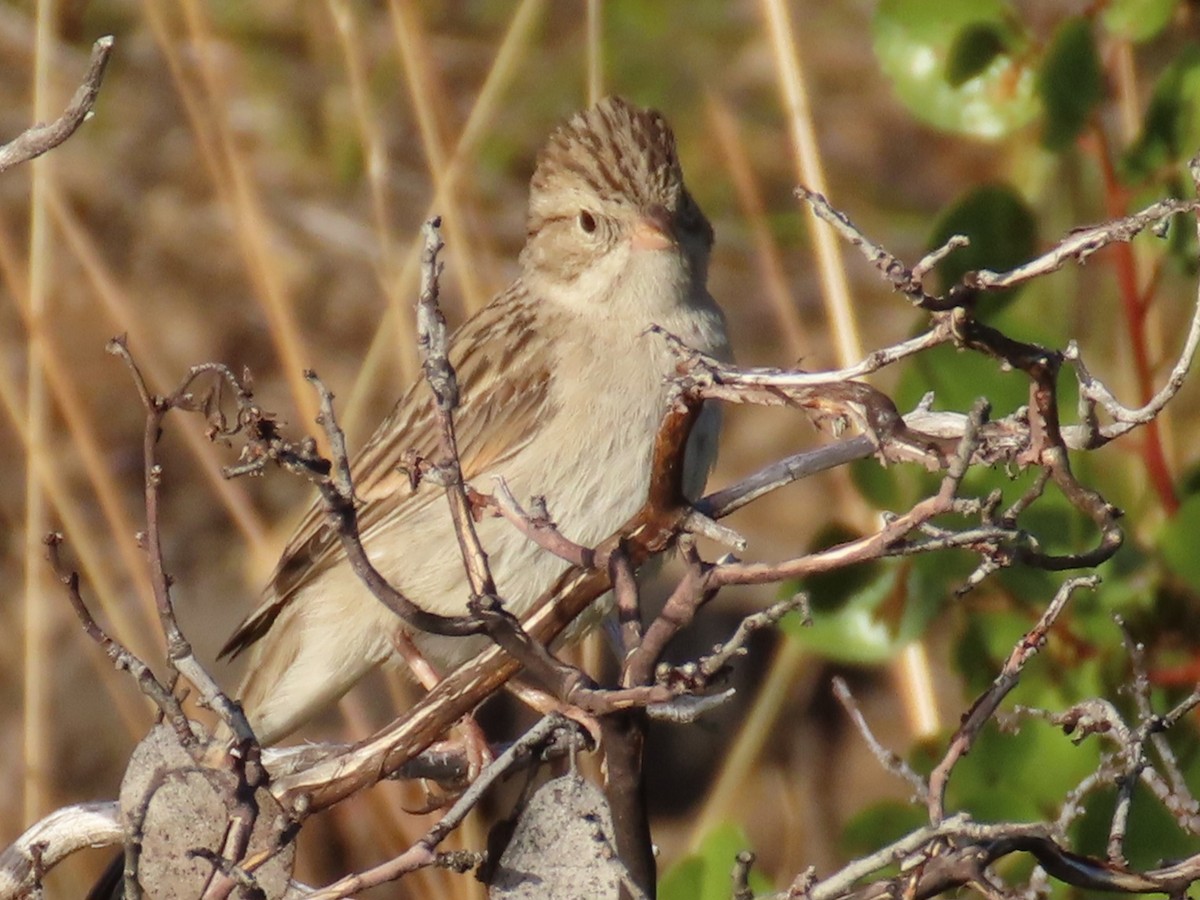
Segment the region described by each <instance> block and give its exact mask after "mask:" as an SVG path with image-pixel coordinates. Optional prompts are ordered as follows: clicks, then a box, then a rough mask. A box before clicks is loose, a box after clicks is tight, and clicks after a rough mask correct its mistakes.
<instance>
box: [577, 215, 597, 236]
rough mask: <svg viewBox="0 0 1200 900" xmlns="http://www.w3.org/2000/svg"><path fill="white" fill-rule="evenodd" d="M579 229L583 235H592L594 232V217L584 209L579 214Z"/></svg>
mask: <svg viewBox="0 0 1200 900" xmlns="http://www.w3.org/2000/svg"><path fill="white" fill-rule="evenodd" d="M579 227H580V228H582V229H583V231H584V233H585V234H592V233H593V232H594V231H595V230H596V217H595V216H593V215H592V214H591V213H590V212H588V211H587V210H586V209H585V210H583V211H582V212H580V213H579Z"/></svg>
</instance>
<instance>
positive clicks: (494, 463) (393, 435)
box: [220, 282, 552, 657]
mask: <svg viewBox="0 0 1200 900" xmlns="http://www.w3.org/2000/svg"><path fill="white" fill-rule="evenodd" d="M536 314H537V310H536V309H534V307H533V306H532V304H531V302H530V301H529V299H528V296H527V295H526V294H525V292H524V291H523V290H522V289H521V288H520V283H519V282H518V283H517V284H516V285H514V286H513V287H512V288H510V289H509V290H508V291H506V292H505V293H503V294H501V295H500V296H499V297H497V298H496V299H495V300H494V301H493V302H492V303H490V304H488V306H487V307H485V308H484V309H483V310H481V311H480V312H479V313H478V314H476V315H475V316H473V317H472V318H471V319H470V320H469V321H468V322H467V323H466V324H464V325H463V327H462V328H461V329H459V330H458V331H457V332H456V333H455V334H454V335H453V336H452V337H451V339H450V361H451V363H452V364H453V365H454V368H455V370H456V372H457V375H458V382H459V394H460V400H459V406H458V409H457V410H456V411H455V426H456V433H457V439H458V451H459V462H460V464H461V466H462V471H463V477H464V478H466V479H468V480H470V479H471V478H475V477H477V476H479V475H480V474H481V473H483V472H487V471H489V470H492V469H495V468H496V467H498V466H501V465H503V463H504V462H505V460H507V459H510V458H511V457H512V456H513V455H514V454H516V453H518V452H520V450H521V449H522V448H523V447H524V446H526V444H528V442H529V440H530V438H531V436H532V435H533V433H534V432H535V431H536V430H537V428H538V424H539V423H540V422H542V421H544V420H545V418H546V417H547V416H548V415H549V414H550V406H551V402H552V401H551V397H550V359H549V354H548V353H547V344H546V343H545V342H544V341H543V340H541V339H540V336H539V334H538V320H537V315H536ZM409 450H414V451H416V453H417V454H418V455H419V456H421V457H423V458H427V459H430V460H433V461H437V460H439V459H440V458H441V450H440V437H439V429H438V424H437V419H436V417H435V416H434V412H433V395H432V393H431V391H430V389H429V386H428V385H427V384H425V383H424V382H423V381H418V383H416V384H414V385H413V386H412V387H410V388H409V390H408V391H407V392H406V393H405V394H404V396H403V397H401V398H400V401H399V402H398V403H397V404H396V406H395V408H394V409H393V410H392V412H391V415H389V416H388V417H387V418H386V419H385V420H384V421H383V423H382V424H381V425H380V426H379V427H378V428H377V429H376V430H375V433H374V434H373V435H372V436H371V439H370V440H369V441H368V442H367V444H366V446H365V447H363V449H362V452H361V453H359V455H358V456H357V458H356V459H355V460H354V462H353V463H352V464H351V471H352V473H353V476H354V489H355V494H356V495H357V496H358V498H359V499H360V500H361V501H362V505H361V506H360V507H359V514H358V528H359V535H360V537H361V538H362V540H363V542H364V543H369V542H370V540H371V538H372V537H373V536H374V535H377V534H379V533H380V532H383V531H386V530H388V529H391V528H393V527H396V526H397V525H398V524H399V523H401V522H403V520H404V519H405V518H406V517H407V516H409V515H411V514H412V513H413V512H414V511H415V510H417V509H420V508H422V507H423V506H424V505H425V504H428V503H430V502H434V501H436V500H438V499H440V494H439V492H437V491H429V490H422V491H414V490H412V488H411V486H410V483H409V479H408V475H407V474H406V473H404V472H401V471H399V466H400V464H401V461H402V457H403V456H404V454H405V453H406V452H407V451H409ZM344 558H345V554H344V553H343V552H342V545H341V540H340V538H339V537H338V535H337V534H336V533H335V531H334V530H333V529H332V528H329V527H327V525H326V513H325V510H324V507H323V506H322V505H321V504H320V503H317V504H314V505H313V506H312V507H311V508H310V509H309V510H308V512H307V513H306V514H305V516H304V518H303V520H301V522H300V524H299V526H298V527H297V529H296V531H295V533H294V534H293V536H292V539H291V540H290V541H289V542H288V545H287V548H286V549H285V550H284V552H283V556H282V557H281V559H280V561H279V565H278V566H277V567H276V569H275V574H274V575H273V576H272V577H271V580H270V582H269V588H268V592H267V593H268V596H267V597H266V599H265V600H264V602H263V603H262V604H261V605H260V606H259V607H258V609H256V610H255V611H254V612H253V613H252V614H251V615H250V616H249V617H248V618H246V619H245V620H244V621H243V622H242V623H241V625H239V626H238V627H237V629H236V630H235V631H234V633H233V635H232V636H231V637H230V638H229V640H228V641H227V642H226V644H225V646H224V647H223V648H222V649H221V652H220V656H230V657H232V656H236V655H237V654H239V653H241V652H242V651H243V650H245V649H246V648H247V647H249V646H250V645H251V644H253V643H254V642H255V641H257V640H259V639H260V638H261V637H263V635H265V634H266V633H267V632H268V631H269V630H270V628H271V626H272V624H273V623H274V622H275V620H276V619H277V618H278V617H279V615H280V613H281V612H283V610H284V609H285V608H286V607H287V605H288V604H289V603H291V602H293V600H294V598H295V597H296V594H297V592H298V591H299V590H300V589H301V588H303V587H304V586H306V585H308V584H311V583H312V582H313V581H314V580H315V579H316V578H318V577H319V576H320V575H321V574H323V573H324V572H326V571H328V570H329V569H330V568H332V567H333V566H335V565H338V564H339V563H340V562H342V561H343V560H344Z"/></svg>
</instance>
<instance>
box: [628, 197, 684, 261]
mask: <svg viewBox="0 0 1200 900" xmlns="http://www.w3.org/2000/svg"><path fill="white" fill-rule="evenodd" d="M630 244H631V245H632V246H633V249H635V250H669V249H671V248H672V247H674V246H675V245H676V240H675V234H674V229H673V228H672V227H671V214H670V213H668V212H667V211H666V209H664V208H663V207H661V206H653V207H651V208H650V209H648V210H646V211H645V212H644V213H643V214H642V215H641V216H639V217H638V219H637V221H636V222H634V223H633V234H632V236H631V237H630Z"/></svg>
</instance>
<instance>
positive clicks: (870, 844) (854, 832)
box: [841, 800, 929, 858]
mask: <svg viewBox="0 0 1200 900" xmlns="http://www.w3.org/2000/svg"><path fill="white" fill-rule="evenodd" d="M928 824H929V813H928V812H927V811H926V810H925V808H924V807H923V806H917V805H916V804H913V803H899V802H897V801H895V800H885V801H884V802H882V803H876V804H874V805H872V806H870V807H868V808H867V809H865V810H863V811H862V812H860V813H859V814H858V815H856V816H854V817H853V818H852V819H851V820H850V821H849V822H848V823H847V824H846V828H845V830H844V831H843V832H842V842H841V843H842V851H843V852H844V853H845V854H846V856H847V858H854V857H859V856H866V855H867V854H868V853H874V852H875V851H876V850H878V849H879V848H880V847H886V846H887V845H888V844H890V843H891V842H892V841H897V840H899V839H900V838H902V837H904V836H905V835H908V834H911V833H912V832H914V831H916V830H917V829H918V828H920V827H922V826H923V825H928Z"/></svg>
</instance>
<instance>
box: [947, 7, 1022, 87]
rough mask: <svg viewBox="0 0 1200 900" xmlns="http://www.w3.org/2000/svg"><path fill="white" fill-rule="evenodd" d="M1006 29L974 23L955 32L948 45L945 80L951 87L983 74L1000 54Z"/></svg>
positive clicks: (1003, 46)
mask: <svg viewBox="0 0 1200 900" xmlns="http://www.w3.org/2000/svg"><path fill="white" fill-rule="evenodd" d="M1005 37H1006V34H1005V31H1004V29H1002V28H1000V27H998V26H997V25H996V24H995V23H994V22H976V23H974V24H972V25H968V26H967V27H966V28H964V29H963V30H962V31H960V32H959V33H958V37H956V38H955V39H954V43H953V44H951V45H950V54H949V56H948V58H947V59H946V83H947V84H949V85H950V86H951V87H962V85H963V84H965V83H966V82H968V81H970V80H971V79H972V78H975V77H976V76H978V75H982V74H983V73H984V72H986V71H987V67H988V66H990V65H991V64H992V62H993V61H994V60H995V59H996V57H997V56H999V55H1000V54H1001V53H1003V52H1004V51H1005V50H1006V49H1007V47H1006V46H1005Z"/></svg>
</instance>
